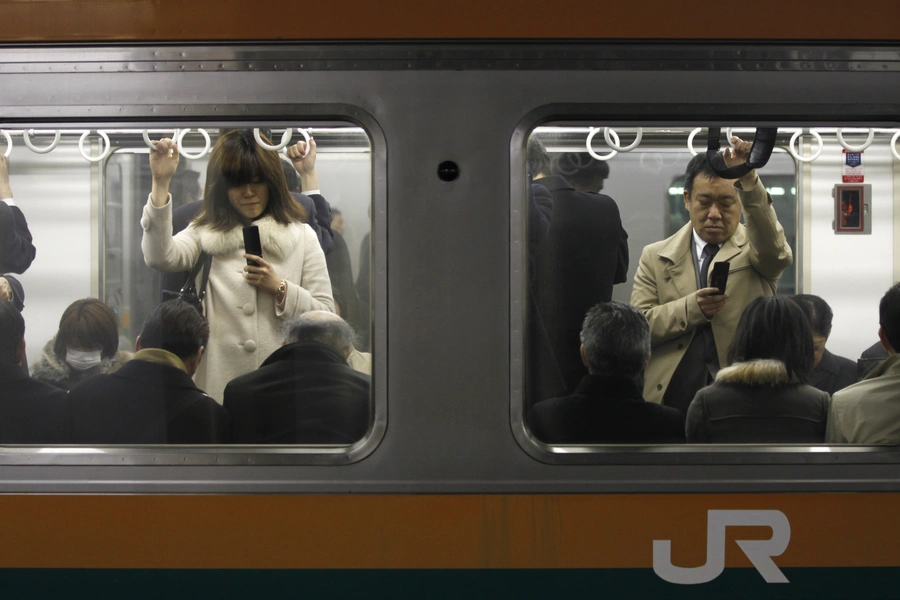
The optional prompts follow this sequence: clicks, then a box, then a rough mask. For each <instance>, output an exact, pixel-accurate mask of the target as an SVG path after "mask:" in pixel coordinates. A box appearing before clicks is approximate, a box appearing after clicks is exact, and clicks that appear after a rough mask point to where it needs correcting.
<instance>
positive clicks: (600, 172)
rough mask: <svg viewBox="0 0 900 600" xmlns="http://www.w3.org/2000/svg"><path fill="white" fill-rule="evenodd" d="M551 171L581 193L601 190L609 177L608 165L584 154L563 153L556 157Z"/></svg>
mask: <svg viewBox="0 0 900 600" xmlns="http://www.w3.org/2000/svg"><path fill="white" fill-rule="evenodd" d="M553 171H554V173H555V174H556V175H559V176H561V177H562V178H564V179H565V180H566V181H568V182H569V183H571V184H572V186H573V187H574V188H575V189H577V190H579V191H582V192H584V191H590V192H596V191H598V190H600V189H602V188H603V180H604V179H606V178H608V177H609V165H608V164H606V162H604V161H602V160H596V159H595V158H593V157H592V156H591V155H590V154H587V153H584V152H563V153H562V154H560V155H559V156H557V157H556V160H555V161H554V165H553Z"/></svg>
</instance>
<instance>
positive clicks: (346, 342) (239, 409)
mask: <svg viewBox="0 0 900 600" xmlns="http://www.w3.org/2000/svg"><path fill="white" fill-rule="evenodd" d="M284 333H285V345H284V346H282V347H281V348H279V349H278V350H276V351H275V352H273V353H272V355H271V356H269V357H268V358H267V359H266V361H265V362H264V363H263V364H262V366H261V367H260V368H259V369H257V370H256V371H253V372H252V373H247V374H246V375H242V376H240V377H237V378H235V379H234V380H232V381H231V382H230V383H229V384H228V386H227V387H226V388H225V404H224V405H225V408H226V409H227V410H228V412H229V413H230V414H231V418H232V435H233V440H232V441H234V442H235V443H238V444H352V443H353V442H356V441H358V440H360V439H362V437H363V436H364V435H365V434H366V430H367V429H368V427H369V421H370V413H371V403H370V402H369V382H370V378H369V376H368V375H365V374H363V373H360V372H358V371H355V370H354V369H353V368H351V367H350V366H349V365H348V364H347V357H348V356H350V353H351V352H352V351H353V341H354V337H355V334H354V331H353V328H352V327H351V326H350V325H349V324H348V323H347V322H346V321H344V320H343V319H341V318H340V317H339V316H337V315H335V314H333V313H329V312H326V311H310V312H307V313H304V314H303V315H302V316H300V317H299V318H296V319H294V320H292V321H289V322H288V323H286V324H285V326H284Z"/></svg>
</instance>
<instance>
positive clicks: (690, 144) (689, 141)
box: [687, 127, 703, 156]
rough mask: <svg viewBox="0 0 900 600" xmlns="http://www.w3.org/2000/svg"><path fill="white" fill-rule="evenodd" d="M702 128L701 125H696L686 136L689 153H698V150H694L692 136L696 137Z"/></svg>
mask: <svg viewBox="0 0 900 600" xmlns="http://www.w3.org/2000/svg"><path fill="white" fill-rule="evenodd" d="M702 129H703V128H702V127H698V128H696V129H694V130H693V131H691V134H690V135H689V136H688V142H687V144H688V150H690V151H691V154H692V155H694V156H697V155H698V154H700V153H699V152H697V151H696V150H694V138H695V137H697V134H698V133H700V132H701V131H702Z"/></svg>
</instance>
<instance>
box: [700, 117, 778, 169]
mask: <svg viewBox="0 0 900 600" xmlns="http://www.w3.org/2000/svg"><path fill="white" fill-rule="evenodd" d="M721 135H722V128H721V127H710V128H709V134H708V136H707V138H706V160H707V161H709V166H710V167H712V170H713V171H715V172H716V175H718V176H719V177H721V178H722V179H740V178H741V177H743V176H744V175H746V174H747V173H749V172H750V171H752V170H753V169H759V168H761V167H764V166H765V165H766V163H767V162H769V158H770V157H771V156H772V150H774V149H775V138H776V137H778V128H777V127H760V128H758V129H757V130H756V136H755V137H754V138H753V146H752V147H751V148H750V156H749V157H747V162H745V163H744V164H742V165H735V166H733V167H729V168H727V169H721V168H719V167H717V166H716V163H715V161H714V160H713V158H714V157H715V156H716V154H718V153H719V136H721Z"/></svg>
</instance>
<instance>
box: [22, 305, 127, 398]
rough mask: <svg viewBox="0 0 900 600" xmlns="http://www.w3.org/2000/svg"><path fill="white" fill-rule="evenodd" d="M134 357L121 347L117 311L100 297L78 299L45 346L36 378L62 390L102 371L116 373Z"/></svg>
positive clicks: (33, 372)
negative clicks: (114, 311)
mask: <svg viewBox="0 0 900 600" xmlns="http://www.w3.org/2000/svg"><path fill="white" fill-rule="evenodd" d="M130 358H131V353H130V352H125V351H120V350H119V328H118V326H117V325H116V315H115V314H114V313H113V311H112V310H111V309H110V308H109V307H108V306H107V305H105V304H104V303H103V302H101V301H100V300H97V299H96V298H84V299H83V300H76V301H75V302H73V303H72V304H70V305H69V307H68V308H66V310H65V311H64V312H63V314H62V318H61V319H60V320H59V331H58V332H57V334H56V336H55V337H54V338H53V339H51V340H50V341H49V342H47V344H46V345H45V346H44V351H43V353H42V354H41V358H40V359H39V360H38V362H37V364H35V365H34V370H33V371H32V373H31V376H32V378H34V379H36V380H38V381H43V382H45V383H49V384H51V385H53V386H56V387H58V388H59V389H61V390H66V391H68V390H70V389H71V388H72V386H74V385H75V384H76V383H78V382H80V381H84V380H85V379H87V378H88V377H92V376H94V375H97V374H100V373H114V372H115V371H117V370H118V369H119V367H121V366H122V365H123V364H125V362H127V361H128V360H129V359H130Z"/></svg>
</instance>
